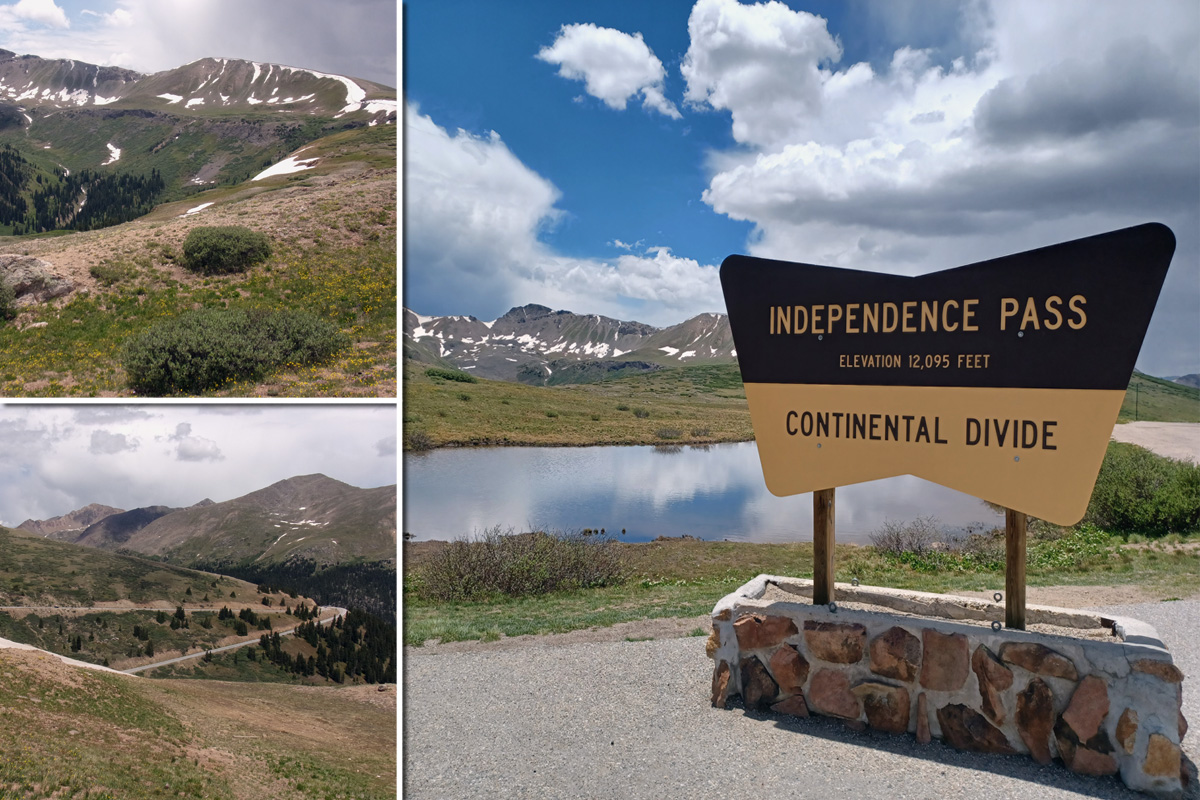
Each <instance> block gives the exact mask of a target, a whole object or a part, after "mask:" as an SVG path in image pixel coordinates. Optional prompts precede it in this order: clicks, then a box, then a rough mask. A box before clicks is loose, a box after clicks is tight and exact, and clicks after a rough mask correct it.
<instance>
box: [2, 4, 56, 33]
mask: <svg viewBox="0 0 1200 800" xmlns="http://www.w3.org/2000/svg"><path fill="white" fill-rule="evenodd" d="M29 22H32V23H36V24H38V25H45V26H48V27H51V28H69V27H71V23H70V21H69V20H68V19H67V15H66V12H64V11H63V10H62V9H61V8H59V7H58V5H57V4H56V3H55V2H54V0H20V2H18V3H13V4H5V5H0V27H10V26H20V27H24V26H25V23H29Z"/></svg>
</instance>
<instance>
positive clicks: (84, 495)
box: [0, 403, 397, 527]
mask: <svg viewBox="0 0 1200 800" xmlns="http://www.w3.org/2000/svg"><path fill="white" fill-rule="evenodd" d="M0 442H3V443H4V447H3V448H0V525H5V526H7V527H13V526H15V525H19V524H20V523H22V522H24V521H25V520H26V519H49V518H50V517H55V516H60V515H62V514H66V513H68V512H70V511H74V510H75V509H78V508H82V507H83V506H85V505H88V504H89V503H100V504H103V505H108V506H115V507H117V508H122V509H125V510H129V509H132V508H138V507H141V506H148V505H165V506H175V507H182V506H190V505H193V504H195V503H198V502H200V501H201V500H204V499H205V498H208V499H210V500H214V501H217V502H221V501H223V500H232V499H234V498H235V497H241V496H242V495H244V494H248V493H250V492H252V491H255V490H257V489H262V488H263V487H265V486H270V485H271V484H272V483H275V482H276V481H281V480H284V479H286V478H292V477H295V476H297V475H310V474H313V473H318V472H319V473H323V474H325V475H328V476H329V477H331V478H335V479H337V480H339V481H342V482H344V483H348V484H350V485H352V486H357V487H359V488H363V489H366V488H372V487H376V486H387V485H391V484H394V483H396V475H397V467H396V407H395V405H393V404H382V405H373V404H372V405H279V404H267V403H256V404H254V405H213V404H206V405H201V406H188V405H176V404H170V405H160V404H139V405H108V404H88V405H82V404H81V405H59V406H44V405H24V404H15V403H8V404H5V405H2V406H0Z"/></svg>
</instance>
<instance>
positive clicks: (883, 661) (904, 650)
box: [870, 625, 921, 683]
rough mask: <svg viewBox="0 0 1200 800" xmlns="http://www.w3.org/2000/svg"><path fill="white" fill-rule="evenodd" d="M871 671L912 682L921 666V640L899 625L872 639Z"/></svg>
mask: <svg viewBox="0 0 1200 800" xmlns="http://www.w3.org/2000/svg"><path fill="white" fill-rule="evenodd" d="M870 654H871V671H872V672H874V673H875V674H876V675H882V676H883V677H885V678H894V679H896V680H898V681H904V682H905V683H911V682H912V681H914V680H916V677H917V670H919V669H920V668H921V640H920V639H918V638H917V637H916V636H913V635H912V634H911V633H909V632H908V631H906V630H904V628H901V627H900V626H899V625H897V626H895V627H892V628H888V629H887V630H886V631H884V632H883V633H881V634H879V635H878V636H876V637H875V638H874V639H872V640H871V647H870Z"/></svg>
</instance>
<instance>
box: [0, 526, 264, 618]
mask: <svg viewBox="0 0 1200 800" xmlns="http://www.w3.org/2000/svg"><path fill="white" fill-rule="evenodd" d="M214 584H215V585H214ZM231 592H233V593H235V594H236V595H237V596H238V598H240V599H241V600H243V601H244V602H250V603H261V602H262V598H263V597H264V595H261V594H259V593H258V591H257V588H256V587H255V585H254V584H250V583H246V582H245V581H240V580H237V579H236V578H228V577H224V576H218V575H213V574H210V573H206V572H197V571H195V570H190V569H184V568H183V567H175V566H171V565H169V564H163V563H159V562H156V561H147V560H144V559H141V558H134V557H132V556H126V555H118V554H116V553H108V552H105V551H103V550H95V549H93V548H88V547H82V546H80V545H76V544H69V543H67V542H56V541H53V540H51V539H43V538H42V537H40V536H37V535H36V534H32V533H29V532H27V531H23V530H20V529H11V530H10V529H8V528H0V605H4V606H18V605H21V606H55V605H61V606H90V605H94V604H97V603H119V602H122V601H124V602H126V603H159V604H160V605H159V607H164V608H174V605H177V604H185V603H186V604H187V605H198V604H199V602H200V599H201V598H202V597H204V596H205V595H210V596H211V597H212V598H214V599H220V598H229V595H230V593H231ZM216 607H217V608H220V606H219V605H218V606H216Z"/></svg>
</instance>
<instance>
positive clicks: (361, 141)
mask: <svg viewBox="0 0 1200 800" xmlns="http://www.w3.org/2000/svg"><path fill="white" fill-rule="evenodd" d="M314 156H315V157H319V158H320V159H321V160H320V161H319V162H318V164H317V166H316V167H314V168H313V169H311V170H305V171H302V172H298V173H295V174H292V175H283V176H278V177H275V178H271V179H268V180H265V181H261V182H255V183H253V184H241V185H239V186H237V187H226V188H221V189H215V190H212V191H210V192H204V193H201V194H198V195H196V196H194V197H192V198H191V199H189V200H187V201H184V202H179V203H174V204H169V205H167V206H162V207H160V208H158V209H157V210H155V211H154V212H152V213H151V214H150V215H148V216H147V217H145V218H143V219H140V220H136V221H134V222H131V223H126V224H124V225H119V226H116V227H113V228H107V229H104V230H100V231H91V232H87V233H75V234H71V235H67V236H57V237H5V238H0V252H7V253H19V254H25V255H32V256H35V257H37V258H40V259H43V260H45V261H48V262H49V263H50V264H51V265H52V266H53V268H54V270H55V271H57V272H59V273H61V274H65V275H67V276H69V277H70V278H71V279H72V280H73V281H74V282H75V284H76V286H77V291H75V292H74V293H72V294H71V295H69V297H68V298H66V299H65V302H64V301H58V302H57V303H54V304H42V305H36V306H29V307H25V308H23V309H22V313H21V314H20V315H19V316H18V318H17V319H16V320H15V321H14V322H13V323H9V324H7V325H5V326H4V327H3V328H0V394H2V395H4V396H8V397H20V396H34V397H62V396H131V395H132V394H133V392H132V390H131V389H130V388H129V385H128V383H127V380H126V375H125V372H124V369H123V367H122V365H121V362H120V358H119V354H120V349H121V346H122V344H123V343H124V342H125V341H126V340H127V339H129V338H130V337H132V336H134V335H136V334H138V333H141V332H142V331H145V330H146V329H148V328H149V327H150V326H152V325H153V324H155V323H158V322H160V321H162V320H165V319H167V318H171V317H176V316H178V315H180V314H182V313H184V312H185V311H189V310H192V309H194V308H199V307H205V308H240V309H246V310H251V309H267V310H275V309H295V310H302V311H307V312H309V313H312V314H315V315H316V316H318V317H320V318H322V319H324V320H327V321H329V322H331V323H333V324H334V325H335V326H336V327H337V328H338V329H340V330H341V331H342V332H343V333H344V334H346V335H347V336H348V338H349V342H348V346H347V347H346V348H345V349H344V350H342V351H341V352H340V353H338V354H337V355H335V356H333V357H332V359H330V360H329V361H327V362H325V363H323V364H317V365H309V366H297V365H285V366H284V367H282V368H281V369H279V370H277V371H276V372H275V373H274V374H272V375H270V376H268V377H267V378H266V379H265V380H263V381H259V382H251V381H239V382H235V383H229V384H226V385H225V386H223V387H221V388H219V389H213V390H209V391H207V392H205V396H226V397H244V396H299V397H312V396H372V397H376V396H384V397H387V396H394V395H395V392H396V387H395V383H396V366H395V365H396V322H397V321H396V188H397V187H396V172H395V169H396V130H395V126H394V125H387V126H383V125H381V126H376V127H374V128H369V129H356V130H352V131H345V132H342V133H338V134H336V135H334V136H330V137H328V138H327V139H324V140H321V141H320V142H318V143H315V144H314V145H313V148H312V150H311V151H306V153H305V157H306V158H307V157H314ZM205 203H212V204H213V205H211V206H208V207H206V208H204V209H202V210H201V211H199V212H196V213H191V214H188V213H186V212H188V211H189V210H193V209H196V208H198V207H199V206H201V205H203V204H205ZM201 225H203V226H218V225H242V226H246V227H250V228H252V229H254V230H256V231H259V232H262V233H264V234H266V235H267V236H268V237H269V238H270V240H271V242H272V247H273V251H274V252H273V254H272V256H271V257H270V259H269V260H268V261H267V262H266V263H265V264H261V265H259V266H257V267H254V268H253V269H251V270H250V271H249V272H247V273H245V274H242V275H229V276H217V277H203V276H200V275H197V274H194V273H191V272H189V271H187V270H185V269H183V267H182V266H181V261H182V259H181V253H182V246H183V242H184V239H185V238H186V236H187V234H188V232H189V231H190V230H191V229H193V228H194V227H197V226H201Z"/></svg>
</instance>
